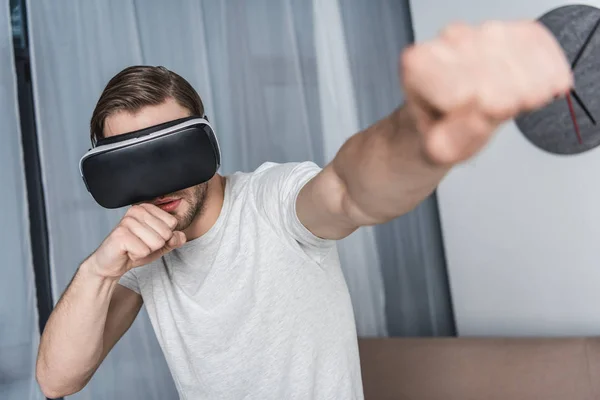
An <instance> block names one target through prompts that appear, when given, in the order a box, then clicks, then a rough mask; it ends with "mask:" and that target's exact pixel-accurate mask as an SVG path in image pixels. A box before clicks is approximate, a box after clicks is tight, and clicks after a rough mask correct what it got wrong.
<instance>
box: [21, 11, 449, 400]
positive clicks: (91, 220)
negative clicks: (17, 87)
mask: <svg viewBox="0 0 600 400" xmlns="http://www.w3.org/2000/svg"><path fill="white" fill-rule="evenodd" d="M405 7H406V4H405V3H397V4H396V2H393V1H385V0H376V1H375V0H361V1H359V0H351V1H341V0H340V1H339V2H338V0H314V1H312V2H310V1H306V0H284V1H283V0H282V1H274V0H254V1H252V2H249V1H245V0H228V1H215V0H204V1H202V0H181V1H178V2H177V3H176V5H175V4H174V3H173V2H167V1H160V0H145V1H135V0H126V1H117V0H113V1H105V0H91V1H86V2H80V1H76V0H62V1H57V2H52V3H48V2H37V1H35V2H34V1H29V22H30V37H31V47H32V52H33V60H32V69H33V81H34V88H35V91H34V94H35V98H36V116H37V126H38V133H39V142H40V151H41V158H42V160H41V161H42V167H43V177H44V185H45V190H46V205H47V210H48V224H49V230H50V248H51V254H50V255H51V268H52V274H53V287H54V292H55V293H62V291H63V290H64V288H65V287H66V285H67V284H68V282H69V280H70V278H71V276H72V275H73V273H74V272H75V270H76V268H77V266H78V264H79V263H80V262H81V260H83V258H84V257H86V256H87V254H89V253H90V252H92V251H93V250H94V249H95V248H96V247H97V246H98V244H99V243H100V241H101V240H102V239H103V238H104V237H105V235H106V234H108V232H109V231H110V229H111V228H112V227H113V226H114V225H115V224H116V223H117V221H118V220H119V218H120V217H121V215H122V213H123V210H119V211H107V210H103V209H101V208H100V207H99V206H98V205H96V204H95V203H94V202H93V200H92V199H91V198H90V196H89V194H88V193H87V192H86V190H85V188H84V186H83V184H82V182H81V178H80V176H79V175H78V169H77V164H78V161H79V158H80V157H81V155H82V154H83V153H84V152H85V150H87V149H88V148H89V141H88V123H89V117H90V115H91V112H92V110H93V107H94V105H95V102H96V100H97V98H98V96H99V94H100V92H101V90H102V88H103V86H104V85H105V84H106V82H107V81H108V79H109V78H110V77H111V76H113V75H114V74H115V73H117V72H118V71H119V70H121V69H122V68H124V67H126V66H129V65H132V64H151V65H164V66H166V67H167V68H170V69H172V70H174V71H176V72H178V73H180V74H181V75H182V76H184V77H185V78H186V79H188V80H189V81H190V83H191V84H192V85H193V86H194V87H195V88H196V89H197V90H198V92H199V93H200V95H201V96H202V98H203V100H204V102H205V105H206V109H207V114H208V115H209V117H210V119H211V121H213V123H214V125H215V129H216V132H217V134H218V135H219V141H220V144H221V146H222V150H223V167H222V171H221V172H222V173H225V174H227V173H230V172H233V171H236V170H245V171H249V170H252V169H254V168H256V167H257V166H258V165H260V164H261V163H262V162H264V161H267V160H268V161H275V162H287V161H303V160H312V161H315V162H316V163H318V164H320V165H324V164H325V163H326V162H328V161H329V160H330V159H331V158H332V157H333V155H334V154H335V151H336V150H337V148H338V147H339V146H340V145H341V144H342V143H343V141H344V140H345V139H346V138H347V137H349V136H350V135H351V134H353V133H355V132H356V131H357V130H358V129H359V128H361V127H364V126H367V125H369V124H371V123H372V122H374V121H375V120H376V119H377V118H380V117H382V116H383V115H385V114H386V113H388V112H390V111H391V110H392V109H393V108H394V107H395V106H397V105H398V104H399V101H400V100H401V93H400V87H399V84H398V78H397V75H396V73H395V68H396V58H397V56H398V55H399V54H400V51H401V50H402V47H403V46H404V45H406V44H407V43H409V41H410V35H409V32H410V31H409V29H408V28H407V26H406V25H405V24H406V23H407V22H406V15H407V9H405ZM393 13H397V15H395V14H393ZM382 17H385V18H383V24H381V23H380V22H379V19H380V18H382ZM366 27H369V28H366ZM379 41H383V43H382V44H377V45H373V44H372V43H377V42H379ZM365 54H369V55H370V56H371V57H372V58H371V59H366V58H365V56H364V55H365ZM374 66H377V67H376V68H374ZM375 75H379V76H375ZM340 121H343V124H342V123H339V122H340ZM428 204H429V205H428V206H427V205H426V206H424V207H422V208H420V209H419V210H417V211H416V212H415V214H413V216H412V217H411V216H407V217H406V218H405V219H404V220H403V221H404V222H402V221H400V222H397V223H394V224H389V226H386V227H381V229H380V228H370V229H363V230H360V231H359V232H357V233H356V234H354V235H352V236H351V237H349V238H348V239H345V240H344V241H342V242H341V243H340V257H341V259H342V262H343V269H344V273H345V275H346V279H347V281H348V286H349V288H350V292H351V296H352V301H353V305H354V308H355V314H356V318H357V328H358V333H359V335H361V336H387V335H388V330H389V329H388V327H392V328H394V329H395V330H396V331H397V332H399V333H407V332H417V330H412V331H409V329H408V328H407V329H406V330H401V329H396V325H393V324H390V321H399V323H398V324H397V325H402V324H404V325H405V326H406V327H410V328H411V329H413V327H414V326H415V325H416V326H418V327H419V328H418V332H422V333H426V334H427V333H428V334H435V333H443V327H441V326H442V325H441V324H440V320H443V319H444V318H450V315H451V314H450V309H449V302H448V301H447V299H444V296H446V294H447V293H445V292H444V291H443V290H444V285H445V280H444V278H443V274H442V273H441V272H440V271H443V268H444V266H443V257H441V253H440V248H441V246H440V245H439V241H438V239H439V238H438V236H437V235H439V232H438V227H437V225H436V221H437V216H436V214H435V213H434V212H433V211H434V209H435V206H434V205H433V203H431V202H429V203H428ZM386 229H387V231H386ZM438 286H439V287H441V288H442V289H441V290H442V292H441V293H437V292H436V290H437V289H436V288H437V287H438ZM440 299H442V300H440ZM386 301H387V302H388V303H390V302H391V304H392V306H390V305H389V304H388V305H386ZM413 307H414V308H417V310H416V311H415V312H414V313H411V314H407V313H406V314H404V315H403V314H395V315H390V313H402V312H404V310H411V309H412V308H413ZM72 397H73V398H78V399H79V398H80V399H84V398H85V399H88V398H89V399H92V398H93V399H114V398H128V399H142V398H144V399H154V398H156V399H165V398H175V397H176V394H175V391H174V387H173V385H172V383H171V382H170V376H169V373H168V371H167V369H166V365H165V362H164V358H163V357H162V354H161V352H160V349H159V348H158V345H157V343H156V339H155V337H154V334H153V332H152V328H151V326H150V324H149V322H148V319H147V316H146V315H145V314H144V313H142V315H141V316H140V318H138V319H137V320H136V322H135V323H134V325H133V327H132V328H131V330H130V332H129V333H128V334H127V335H125V337H124V339H123V340H122V341H121V342H120V343H119V344H117V347H116V348H115V350H114V351H113V352H112V353H111V355H109V357H108V359H107V360H106V362H105V363H104V364H103V365H102V366H101V368H100V369H99V371H98V372H97V374H96V376H95V377H94V379H93V380H92V381H91V382H90V384H89V385H88V387H87V388H86V389H85V390H84V391H83V392H82V393H79V394H77V395H74V396H72Z"/></svg>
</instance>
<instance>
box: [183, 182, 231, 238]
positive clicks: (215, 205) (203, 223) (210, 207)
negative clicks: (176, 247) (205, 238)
mask: <svg viewBox="0 0 600 400" xmlns="http://www.w3.org/2000/svg"><path fill="white" fill-rule="evenodd" d="M224 199H225V178H224V177H223V176H221V175H219V174H216V175H215V176H213V177H212V178H211V179H210V181H208V188H207V194H206V200H205V202H204V210H203V211H202V212H201V213H200V214H199V215H198V216H197V217H196V218H195V219H194V221H192V223H191V224H190V226H188V227H187V229H185V230H184V231H183V233H185V236H186V238H187V240H188V241H190V240H194V239H197V238H199V237H200V236H202V235H204V234H205V233H206V232H208V231H209V230H210V228H212V227H213V226H214V225H215V223H216V222H217V219H219V215H221V209H222V208H223V201H224Z"/></svg>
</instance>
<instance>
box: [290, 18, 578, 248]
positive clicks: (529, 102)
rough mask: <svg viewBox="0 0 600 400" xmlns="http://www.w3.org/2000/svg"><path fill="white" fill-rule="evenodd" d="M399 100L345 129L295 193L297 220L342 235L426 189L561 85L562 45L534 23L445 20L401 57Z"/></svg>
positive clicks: (390, 213) (566, 72)
mask: <svg viewBox="0 0 600 400" xmlns="http://www.w3.org/2000/svg"><path fill="white" fill-rule="evenodd" d="M401 75H402V78H403V86H404V91H405V94H406V104H405V105H403V106H402V107H400V108H398V109H397V110H395V111H394V112H393V113H392V114H390V115H389V116H388V117H386V118H384V119H383V120H381V121H379V122H377V123H376V124H374V125H373V126H371V127H370V128H368V129H366V130H364V131H362V132H360V133H358V134H356V135H354V136H352V137H351V138H350V139H349V140H348V141H347V142H346V143H345V144H344V145H343V146H342V148H341V149H340V150H339V152H338V154H337V155H336V157H335V158H334V160H333V161H332V162H331V163H330V164H329V165H327V166H326V167H325V168H324V169H323V170H322V171H321V172H320V173H319V174H318V175H317V176H315V177H314V178H313V179H312V180H311V181H310V182H308V183H307V184H306V185H305V186H304V187H303V189H302V191H301V192H300V195H299V196H298V200H297V204H296V209H297V213H298V217H299V219H300V221H301V222H302V223H303V224H304V226H306V227H307V228H308V229H309V230H310V231H311V232H312V233H314V234H315V235H317V236H319V237H322V238H326V239H341V238H343V237H345V236H347V235H349V234H350V233H352V232H353V231H354V230H355V229H357V228H358V227H360V226H365V225H375V224H380V223H384V222H387V221H389V220H391V219H393V218H396V217H398V216H400V215H402V214H404V213H406V212H408V211H410V210H411V209H413V208H414V207H415V206H416V205H418V204H419V203H420V202H421V201H423V200H424V199H425V198H426V197H427V196H428V195H429V194H431V193H432V192H433V190H434V189H435V188H436V186H437V185H438V183H439V182H440V180H441V179H442V178H443V177H444V175H445V174H446V173H447V172H448V171H449V170H450V168H452V167H453V166H454V165H456V164H457V163H460V162H462V161H464V160H466V159H468V158H470V157H471V156H473V155H474V154H475V153H477V152H478V151H479V150H480V149H481V148H482V147H484V145H485V144H486V143H487V141H488V140H489V138H490V137H491V135H492V134H493V132H494V131H495V130H496V128H497V127H498V126H499V125H500V124H501V123H503V122H505V121H507V120H508V119H511V118H514V117H515V116H516V115H518V114H519V113H521V112H523V111H528V110H533V109H536V108H539V107H541V106H543V105H545V104H546V103H548V102H549V101H551V100H552V99H554V98H555V97H557V96H560V95H563V94H565V93H567V92H568V91H569V89H570V88H571V87H572V85H573V77H572V73H571V70H570V67H569V64H568V62H567V59H566V57H565V55H564V52H563V51H562V49H561V48H560V47H559V45H558V43H557V42H556V41H555V39H554V37H553V36H552V35H551V34H550V33H549V32H548V31H547V30H546V29H545V28H544V27H543V26H542V25H541V24H539V23H537V22H487V23H484V24H483V25H481V26H479V27H469V26H466V25H453V26H450V27H448V28H447V29H446V30H445V31H444V32H443V33H442V34H441V35H440V37H438V38H436V39H435V40H432V41H430V42H426V43H424V44H419V45H416V46H413V47H412V48H410V49H408V50H406V51H405V52H404V54H403V55H402V62H401Z"/></svg>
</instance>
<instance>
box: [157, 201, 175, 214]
mask: <svg viewBox="0 0 600 400" xmlns="http://www.w3.org/2000/svg"><path fill="white" fill-rule="evenodd" d="M179 203H181V199H161V200H159V201H155V202H154V205H155V206H157V207H158V208H160V209H161V210H163V211H167V212H170V211H173V210H175V209H176V208H177V206H179Z"/></svg>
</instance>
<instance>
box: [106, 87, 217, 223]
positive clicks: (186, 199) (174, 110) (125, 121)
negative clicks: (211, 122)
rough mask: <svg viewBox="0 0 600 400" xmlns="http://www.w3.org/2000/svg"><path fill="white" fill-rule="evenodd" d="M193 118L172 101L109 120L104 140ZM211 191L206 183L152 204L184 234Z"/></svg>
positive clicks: (201, 209) (114, 116)
mask: <svg viewBox="0 0 600 400" xmlns="http://www.w3.org/2000/svg"><path fill="white" fill-rule="evenodd" d="M189 115H190V112H189V111H188V110H187V109H186V108H184V107H181V106H180V105H179V104H178V103H177V102H176V101H175V100H174V99H168V100H166V101H165V102H164V103H162V104H160V105H158V106H147V107H144V108H143V109H141V110H140V111H139V112H137V113H135V114H132V113H129V112H127V111H123V112H118V113H115V114H113V115H111V116H109V117H108V118H106V121H105V123H104V136H105V137H110V136H116V135H121V134H123V133H127V132H132V131H136V130H139V129H144V128H147V127H149V126H153V125H157V124H161V123H163V122H169V121H173V120H175V119H178V118H184V117H188V116H189ZM207 191H208V182H205V183H201V184H199V185H196V186H192V187H190V188H187V189H184V190H179V191H177V192H175V193H170V194H167V195H164V196H161V197H158V198H156V199H154V200H152V201H149V203H152V204H154V205H156V206H157V207H160V208H161V209H163V210H164V211H167V212H168V213H169V214H171V215H173V216H175V217H176V218H177V220H178V221H179V223H178V224H177V228H176V229H177V230H179V231H182V230H184V229H186V228H187V227H188V226H189V225H190V224H191V223H192V221H193V220H194V218H196V217H197V216H199V215H200V214H201V213H202V211H203V208H204V203H205V200H206V195H207Z"/></svg>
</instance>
